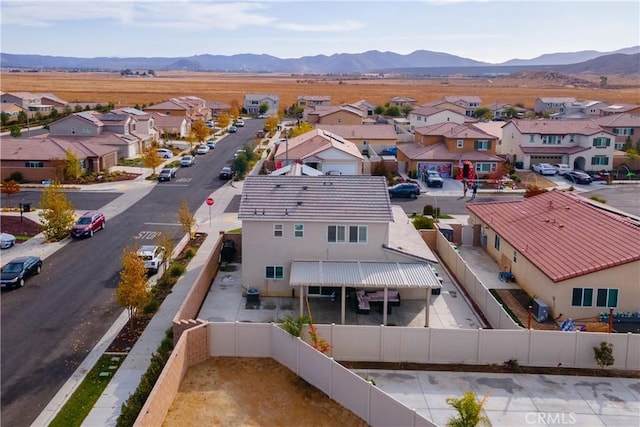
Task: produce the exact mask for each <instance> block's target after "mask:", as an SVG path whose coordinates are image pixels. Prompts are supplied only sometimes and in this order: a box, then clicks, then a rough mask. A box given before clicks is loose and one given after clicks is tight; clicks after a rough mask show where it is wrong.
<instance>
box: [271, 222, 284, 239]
mask: <svg viewBox="0 0 640 427" xmlns="http://www.w3.org/2000/svg"><path fill="white" fill-rule="evenodd" d="M283 229H284V227H283V226H282V224H273V237H277V238H280V237H283V235H284V232H283Z"/></svg>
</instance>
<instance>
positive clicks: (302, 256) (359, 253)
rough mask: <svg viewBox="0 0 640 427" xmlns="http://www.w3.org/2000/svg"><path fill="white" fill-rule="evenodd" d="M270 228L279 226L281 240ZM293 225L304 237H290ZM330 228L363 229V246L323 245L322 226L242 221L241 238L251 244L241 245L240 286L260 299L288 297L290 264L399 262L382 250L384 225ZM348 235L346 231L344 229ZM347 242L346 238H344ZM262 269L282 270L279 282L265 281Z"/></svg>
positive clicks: (323, 226)
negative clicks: (300, 228) (301, 227)
mask: <svg viewBox="0 0 640 427" xmlns="http://www.w3.org/2000/svg"><path fill="white" fill-rule="evenodd" d="M274 224H282V225H283V237H273V226H274ZM294 224H304V237H302V238H297V237H294V236H293V226H294ZM331 224H332V225H345V226H349V225H366V226H367V227H368V230H367V243H327V225H329V223H326V222H306V223H304V222H302V221H301V222H284V221H250V220H243V222H242V234H243V235H246V236H251V244H246V243H245V244H244V245H242V284H243V286H244V287H246V288H249V287H251V288H257V289H260V293H261V295H264V296H290V295H291V287H290V286H289V278H290V273H291V261H292V260H294V259H295V260H332V261H335V260H344V261H353V260H389V259H395V260H398V259H401V258H399V257H398V256H397V255H394V254H391V253H388V252H386V251H384V250H383V248H382V244H383V243H387V242H388V235H387V233H388V231H387V228H388V224H386V223H384V224H377V223H365V222H359V223H358V222H352V223H345V222H342V221H336V222H332V223H331ZM347 231H348V228H347ZM347 240H348V236H347ZM266 266H283V267H284V278H283V279H282V280H273V279H265V267H266Z"/></svg>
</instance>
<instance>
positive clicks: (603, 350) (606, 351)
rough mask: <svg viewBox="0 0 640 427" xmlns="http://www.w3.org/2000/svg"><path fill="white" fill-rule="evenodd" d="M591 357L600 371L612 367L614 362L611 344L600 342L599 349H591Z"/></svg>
mask: <svg viewBox="0 0 640 427" xmlns="http://www.w3.org/2000/svg"><path fill="white" fill-rule="evenodd" d="M593 356H594V357H595V359H596V363H597V364H598V366H600V369H604V368H605V366H611V365H613V364H614V362H615V359H614V358H613V344H612V343H610V342H606V341H602V342H601V343H600V346H599V347H593Z"/></svg>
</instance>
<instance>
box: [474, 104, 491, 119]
mask: <svg viewBox="0 0 640 427" xmlns="http://www.w3.org/2000/svg"><path fill="white" fill-rule="evenodd" d="M473 116H474V117H476V118H478V119H491V118H493V113H492V112H491V110H490V109H489V108H487V107H478V108H476V109H475V110H474V111H473Z"/></svg>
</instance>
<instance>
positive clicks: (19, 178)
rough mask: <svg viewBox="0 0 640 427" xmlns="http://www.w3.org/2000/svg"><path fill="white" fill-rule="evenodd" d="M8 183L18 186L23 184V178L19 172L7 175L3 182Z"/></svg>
mask: <svg viewBox="0 0 640 427" xmlns="http://www.w3.org/2000/svg"><path fill="white" fill-rule="evenodd" d="M9 181H15V182H17V183H18V184H22V183H24V182H25V181H24V176H23V175H22V173H20V172H17V171H16V172H12V173H11V175H9V176H8V177H7V178H6V179H5V180H4V182H9Z"/></svg>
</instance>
